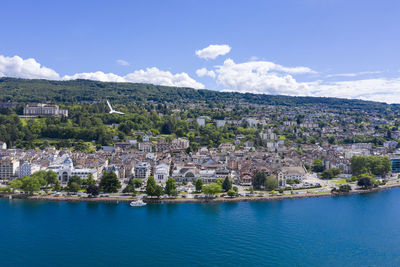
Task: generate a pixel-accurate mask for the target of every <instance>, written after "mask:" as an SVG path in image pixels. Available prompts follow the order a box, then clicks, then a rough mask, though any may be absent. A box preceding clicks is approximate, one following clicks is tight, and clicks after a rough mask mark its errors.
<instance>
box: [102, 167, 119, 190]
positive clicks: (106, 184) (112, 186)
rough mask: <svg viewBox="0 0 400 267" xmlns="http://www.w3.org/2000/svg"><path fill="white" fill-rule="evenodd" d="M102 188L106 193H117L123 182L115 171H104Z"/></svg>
mask: <svg viewBox="0 0 400 267" xmlns="http://www.w3.org/2000/svg"><path fill="white" fill-rule="evenodd" d="M100 188H101V190H102V191H103V192H106V193H116V192H118V189H120V188H121V183H120V182H119V180H118V177H117V175H116V174H115V173H114V172H113V171H110V172H104V173H103V176H102V177H101V180H100Z"/></svg>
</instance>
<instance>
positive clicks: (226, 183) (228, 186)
mask: <svg viewBox="0 0 400 267" xmlns="http://www.w3.org/2000/svg"><path fill="white" fill-rule="evenodd" d="M231 188H232V181H231V180H229V178H228V177H226V178H225V179H224V182H223V183H222V189H223V190H224V191H225V192H228V191H229V190H230V189H231Z"/></svg>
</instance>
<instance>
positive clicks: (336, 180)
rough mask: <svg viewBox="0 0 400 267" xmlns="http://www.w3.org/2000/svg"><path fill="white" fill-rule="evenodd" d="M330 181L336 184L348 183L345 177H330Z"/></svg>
mask: <svg viewBox="0 0 400 267" xmlns="http://www.w3.org/2000/svg"><path fill="white" fill-rule="evenodd" d="M331 181H332V182H334V183H337V184H348V182H347V180H346V179H338V178H337V179H332V180H331Z"/></svg>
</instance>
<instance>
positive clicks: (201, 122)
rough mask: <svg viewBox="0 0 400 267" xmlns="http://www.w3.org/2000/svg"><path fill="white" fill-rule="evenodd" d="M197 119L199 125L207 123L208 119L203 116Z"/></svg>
mask: <svg viewBox="0 0 400 267" xmlns="http://www.w3.org/2000/svg"><path fill="white" fill-rule="evenodd" d="M196 121H197V124H198V125H199V126H205V125H206V120H205V119H204V118H202V117H199V118H197V119H196Z"/></svg>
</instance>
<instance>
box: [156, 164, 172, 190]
mask: <svg viewBox="0 0 400 267" xmlns="http://www.w3.org/2000/svg"><path fill="white" fill-rule="evenodd" d="M168 177H169V165H168V164H166V163H164V162H162V163H160V164H158V165H157V166H156V170H155V172H154V179H155V180H156V183H157V184H160V185H165V183H166V182H167V180H168Z"/></svg>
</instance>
